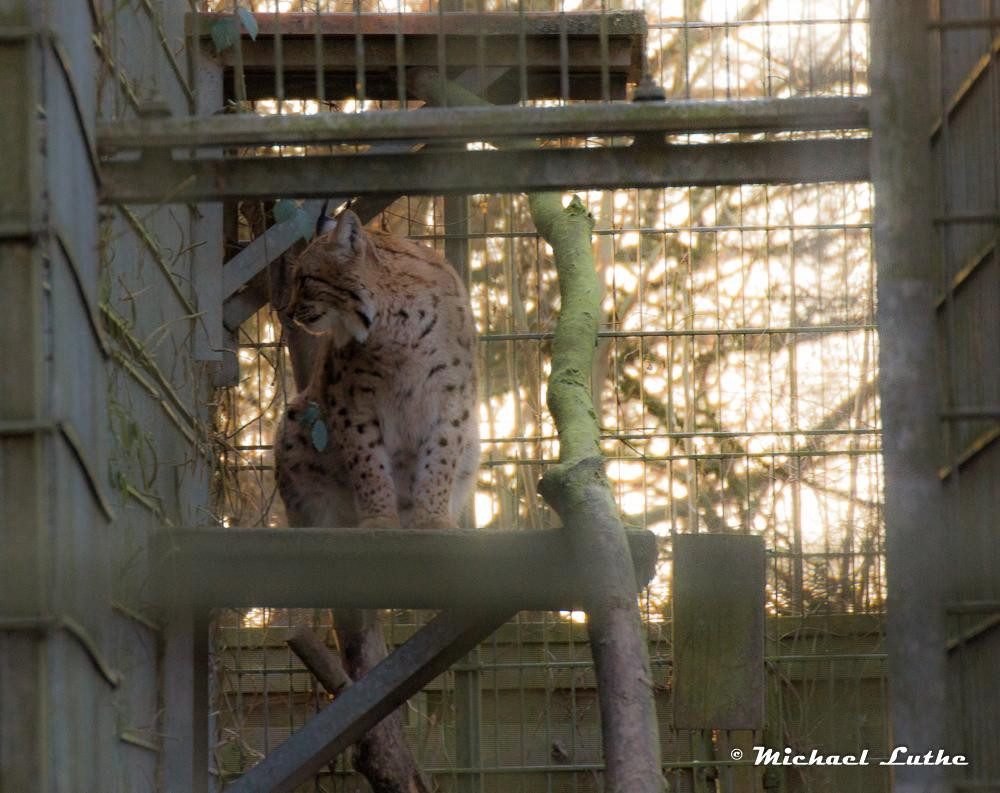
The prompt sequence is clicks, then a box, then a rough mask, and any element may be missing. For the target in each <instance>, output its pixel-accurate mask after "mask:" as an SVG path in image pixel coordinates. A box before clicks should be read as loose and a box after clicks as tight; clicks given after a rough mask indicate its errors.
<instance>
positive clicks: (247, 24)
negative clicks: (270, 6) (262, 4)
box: [236, 8, 258, 41]
mask: <svg viewBox="0 0 1000 793" xmlns="http://www.w3.org/2000/svg"><path fill="white" fill-rule="evenodd" d="M236 14H237V15H238V16H239V18H240V22H242V23H243V27H244V28H246V31H247V33H249V34H250V38H251V39H253V40H254V41H256V40H257V30H258V29H257V20H256V19H255V18H254V15H253V14H252V13H251V12H250V9H248V8H237V9H236Z"/></svg>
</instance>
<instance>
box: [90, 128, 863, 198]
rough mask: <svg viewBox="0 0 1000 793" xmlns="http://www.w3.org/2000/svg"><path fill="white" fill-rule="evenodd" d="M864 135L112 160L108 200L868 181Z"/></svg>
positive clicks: (107, 172) (108, 168) (107, 173)
mask: <svg viewBox="0 0 1000 793" xmlns="http://www.w3.org/2000/svg"><path fill="white" fill-rule="evenodd" d="M869 143H870V141H868V140H867V139H851V140H843V139H823V140H787V141H762V142H754V143H708V144H701V145H654V146H620V147H608V148H588V149H584V148H564V149H531V150H506V151H468V150H464V149H461V150H456V151H451V152H441V151H434V152H430V151H427V152H417V153H410V154H357V155H331V156H304V157H282V158H280V160H279V159H277V158H273V157H253V158H235V159H222V160H211V161H210V160H183V161H181V160H178V161H159V162H158V161H157V160H156V159H155V158H154V159H153V160H152V161H150V162H145V163H143V162H141V161H140V162H138V163H137V162H115V163H108V164H106V165H105V166H104V188H103V193H102V200H104V201H105V202H122V203H128V204H149V203H159V202H160V201H162V200H163V199H164V197H165V196H168V195H169V196H171V197H172V200H174V201H211V200H218V201H221V200H227V199H234V198H279V197H289V198H294V197H300V198H301V197H305V198H319V197H323V196H327V195H329V193H330V190H331V186H335V188H336V189H338V191H342V192H343V193H344V194H353V195H362V196H363V195H373V194H381V195H384V194H393V193H396V194H403V195H440V194H445V193H473V194H474V193H518V192H524V191H528V192H532V191H544V190H572V189H587V188H593V189H608V190H611V189H619V188H636V187H639V188H642V187H653V188H659V187H681V186H715V185H739V184H808V183H815V182H861V181H867V180H868V179H869V175H870V165H869V154H868V152H869Z"/></svg>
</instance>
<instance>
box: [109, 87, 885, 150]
mask: <svg viewBox="0 0 1000 793" xmlns="http://www.w3.org/2000/svg"><path fill="white" fill-rule="evenodd" d="M867 126H868V100H867V98H865V97H807V98H795V99H752V100H735V101H713V102H700V101H678V102H638V103H631V104H604V105H597V106H594V105H566V106H563V107H447V108H421V109H420V112H413V111H373V112H367V113H321V114H318V115H312V116H256V115H252V114H243V115H237V116H214V117H211V118H173V119H157V120H155V121H151V120H142V119H139V120H132V121H123V122H109V123H105V124H103V125H102V126H101V127H100V129H99V130H98V135H99V137H98V143H99V146H100V148H101V150H102V151H104V152H109V151H115V150H125V149H145V148H155V147H168V148H192V147H217V146H277V145H300V144H301V145H312V146H320V145H328V144H334V143H352V144H366V143H376V142H384V141H412V143H411V144H410V145H405V146H403V147H402V148H401V149H399V150H402V151H406V150H409V149H411V148H413V145H414V144H415V143H416V141H418V140H419V141H432V140H449V141H479V140H490V141H492V140H495V139H498V138H511V137H525V138H558V137H564V136H570V137H584V136H593V135H601V136H612V135H641V134H647V133H648V134H657V135H668V134H686V133H699V132H774V131H800V130H822V129H864V128H866V127H867Z"/></svg>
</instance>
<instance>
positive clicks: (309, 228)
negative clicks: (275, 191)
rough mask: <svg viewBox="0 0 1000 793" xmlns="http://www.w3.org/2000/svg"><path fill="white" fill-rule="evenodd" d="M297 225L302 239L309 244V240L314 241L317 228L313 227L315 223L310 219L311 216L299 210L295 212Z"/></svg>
mask: <svg viewBox="0 0 1000 793" xmlns="http://www.w3.org/2000/svg"><path fill="white" fill-rule="evenodd" d="M295 225H296V226H297V227H298V229H299V235H300V236H301V237H302V239H304V240H305V241H306V242H309V240H311V239H312V236H313V231H315V227H314V226H313V222H312V221H311V220H310V219H309V216H308V215H307V214H306V213H305V211H304V210H302V209H297V210H296V211H295Z"/></svg>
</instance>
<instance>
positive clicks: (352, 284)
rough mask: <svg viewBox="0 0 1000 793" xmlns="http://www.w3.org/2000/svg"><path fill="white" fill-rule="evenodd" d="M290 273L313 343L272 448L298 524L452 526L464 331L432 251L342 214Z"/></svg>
mask: <svg viewBox="0 0 1000 793" xmlns="http://www.w3.org/2000/svg"><path fill="white" fill-rule="evenodd" d="M330 225H332V228H329V227H323V228H321V232H322V233H321V234H320V236H318V237H317V238H316V239H315V240H314V241H313V242H312V243H311V244H310V245H309V247H308V248H306V250H305V251H304V252H303V253H302V255H301V256H300V257H299V259H298V261H297V262H296V265H295V273H294V283H293V285H292V295H291V298H290V302H289V305H288V308H287V311H288V313H289V314H290V315H291V316H292V317H293V318H294V320H295V322H296V323H297V324H298V325H300V326H301V327H302V328H304V329H305V330H307V331H309V332H310V333H312V334H315V335H317V336H321V337H322V338H323V341H324V343H323V344H322V346H321V352H320V354H319V355H318V356H317V361H316V365H315V367H314V370H313V373H312V377H311V381H310V383H309V386H308V387H307V388H306V389H305V390H304V391H303V392H302V393H300V394H299V395H297V396H296V397H295V399H294V400H292V402H291V403H290V404H289V405H288V409H287V411H286V413H285V415H284V417H283V419H282V422H281V425H280V427H279V429H278V435H277V438H276V442H275V462H276V468H277V481H278V488H279V492H280V493H281V497H282V499H283V501H284V502H285V506H286V509H287V511H288V516H289V520H290V521H291V522H292V523H293V525H303V526H329V527H345V526H361V527H381V528H393V527H399V526H404V527H407V528H417V529H421V528H440V529H445V528H456V527H457V525H458V524H457V519H458V514H459V512H460V511H461V509H462V507H463V506H464V504H465V500H466V498H467V496H468V494H469V491H470V489H471V487H472V485H473V482H474V479H475V475H476V468H477V464H478V460H479V439H478V431H477V419H478V417H477V415H476V395H477V393H476V392H477V386H476V371H475V362H474V354H475V350H474V341H475V330H474V326H473V318H472V312H471V309H470V308H469V300H468V296H467V295H466V292H465V288H464V286H463V284H462V282H461V280H460V279H459V277H458V275H457V274H456V273H455V271H454V270H453V269H452V267H451V266H450V265H449V264H448V263H447V262H446V261H444V259H442V258H441V257H440V256H439V255H438V254H437V253H436V252H435V251H434V250H432V249H431V248H428V247H426V246H422V245H417V244H415V243H413V242H410V241H409V240H406V239H403V238H401V237H398V236H395V235H392V234H388V233H384V232H376V231H370V232H369V231H366V230H365V229H364V228H362V224H361V221H360V220H359V218H358V217H357V215H355V214H354V213H353V212H351V211H350V210H349V209H348V210H345V211H344V212H342V213H341V214H340V216H339V217H338V218H337V219H336V220H335V221H331V223H330Z"/></svg>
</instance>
